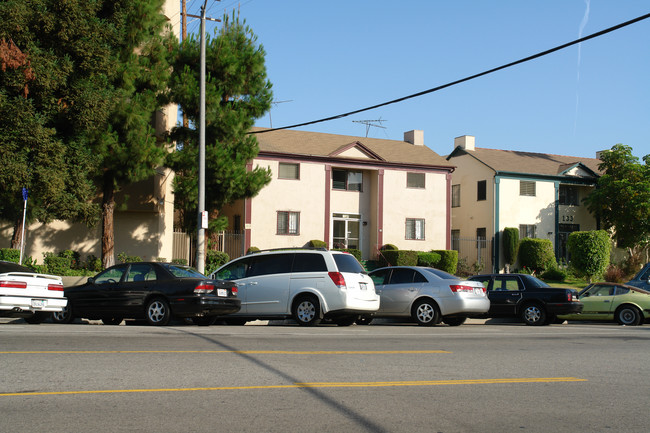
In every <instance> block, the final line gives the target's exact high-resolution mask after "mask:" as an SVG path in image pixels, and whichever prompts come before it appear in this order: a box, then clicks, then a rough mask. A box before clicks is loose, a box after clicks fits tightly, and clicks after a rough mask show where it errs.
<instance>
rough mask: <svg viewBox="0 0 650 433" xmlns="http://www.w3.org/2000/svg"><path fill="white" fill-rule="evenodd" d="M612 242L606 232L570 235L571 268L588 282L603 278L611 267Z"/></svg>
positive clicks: (568, 244) (598, 231)
mask: <svg viewBox="0 0 650 433" xmlns="http://www.w3.org/2000/svg"><path fill="white" fill-rule="evenodd" d="M611 246H612V244H611V241H610V239H609V235H608V234H607V232H606V231H605V230H591V231H584V232H573V233H571V234H570V235H569V240H568V241H567V247H568V249H569V256H570V257H571V267H572V269H574V270H575V271H577V272H576V273H577V274H578V275H580V276H584V277H585V278H586V279H587V281H589V282H591V280H592V279H593V278H594V277H596V278H601V277H602V276H603V273H604V272H605V270H606V269H607V266H609V253H610V251H611Z"/></svg>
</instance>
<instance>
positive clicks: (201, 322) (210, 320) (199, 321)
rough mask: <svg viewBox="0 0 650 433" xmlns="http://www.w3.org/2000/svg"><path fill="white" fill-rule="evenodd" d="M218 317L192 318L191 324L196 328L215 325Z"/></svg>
mask: <svg viewBox="0 0 650 433" xmlns="http://www.w3.org/2000/svg"><path fill="white" fill-rule="evenodd" d="M218 319H219V316H201V317H192V323H194V324H195V325H198V326H210V325H214V324H215V323H217V320H218Z"/></svg>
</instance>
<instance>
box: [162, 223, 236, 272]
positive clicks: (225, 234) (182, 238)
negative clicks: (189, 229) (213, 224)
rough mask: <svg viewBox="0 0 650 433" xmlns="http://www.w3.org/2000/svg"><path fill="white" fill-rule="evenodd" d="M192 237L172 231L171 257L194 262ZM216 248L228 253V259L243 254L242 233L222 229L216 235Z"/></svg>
mask: <svg viewBox="0 0 650 433" xmlns="http://www.w3.org/2000/svg"><path fill="white" fill-rule="evenodd" d="M193 239H194V238H193V237H192V236H190V235H189V234H187V233H185V232H181V231H176V232H174V241H173V247H172V250H173V252H172V259H174V260H178V259H181V260H186V261H187V263H188V264H192V263H194V256H195V251H194V250H195V247H194V243H193ZM214 241H215V242H216V249H217V250H218V251H223V252H225V253H227V254H228V256H229V257H230V259H231V260H232V259H236V258H237V257H241V256H243V255H244V254H245V253H246V251H245V239H244V233H243V232H240V231H222V232H219V233H218V234H217V235H216V239H214Z"/></svg>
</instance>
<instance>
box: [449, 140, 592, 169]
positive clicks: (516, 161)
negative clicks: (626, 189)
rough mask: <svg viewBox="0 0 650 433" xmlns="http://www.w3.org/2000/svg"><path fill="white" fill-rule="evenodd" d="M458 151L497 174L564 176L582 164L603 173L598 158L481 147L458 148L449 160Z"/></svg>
mask: <svg viewBox="0 0 650 433" xmlns="http://www.w3.org/2000/svg"><path fill="white" fill-rule="evenodd" d="M458 151H460V152H466V153H467V154H469V155H473V156H474V157H475V158H476V159H478V160H479V161H481V162H483V163H484V164H486V165H487V166H489V167H491V168H492V169H494V170H495V171H497V172H511V173H526V174H539V175H548V176H557V175H562V173H563V172H564V171H566V170H568V169H569V168H571V167H573V166H575V165H576V164H582V165H584V166H585V167H587V168H588V169H589V170H591V171H593V172H594V173H596V174H601V171H600V170H599V169H598V165H599V164H600V163H601V161H600V160H599V159H596V158H581V157H578V156H562V155H552V154H548V153H535V152H521V151H517V150H498V149H485V148H480V147H477V148H475V150H473V151H463V150H462V149H461V148H459V147H457V148H456V149H454V151H453V152H452V153H451V155H450V156H449V157H448V158H451V157H453V156H455V155H456V154H457V152H458ZM461 154H462V153H461Z"/></svg>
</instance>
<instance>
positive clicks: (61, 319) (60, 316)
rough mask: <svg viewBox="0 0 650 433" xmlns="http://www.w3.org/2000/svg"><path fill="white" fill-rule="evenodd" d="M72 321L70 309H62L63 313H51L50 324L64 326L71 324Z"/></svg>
mask: <svg viewBox="0 0 650 433" xmlns="http://www.w3.org/2000/svg"><path fill="white" fill-rule="evenodd" d="M68 302H69V301H68ZM73 320H74V316H73V314H72V308H70V307H63V311H57V312H55V313H52V322H54V323H60V324H66V323H71V322H72V321H73Z"/></svg>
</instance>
